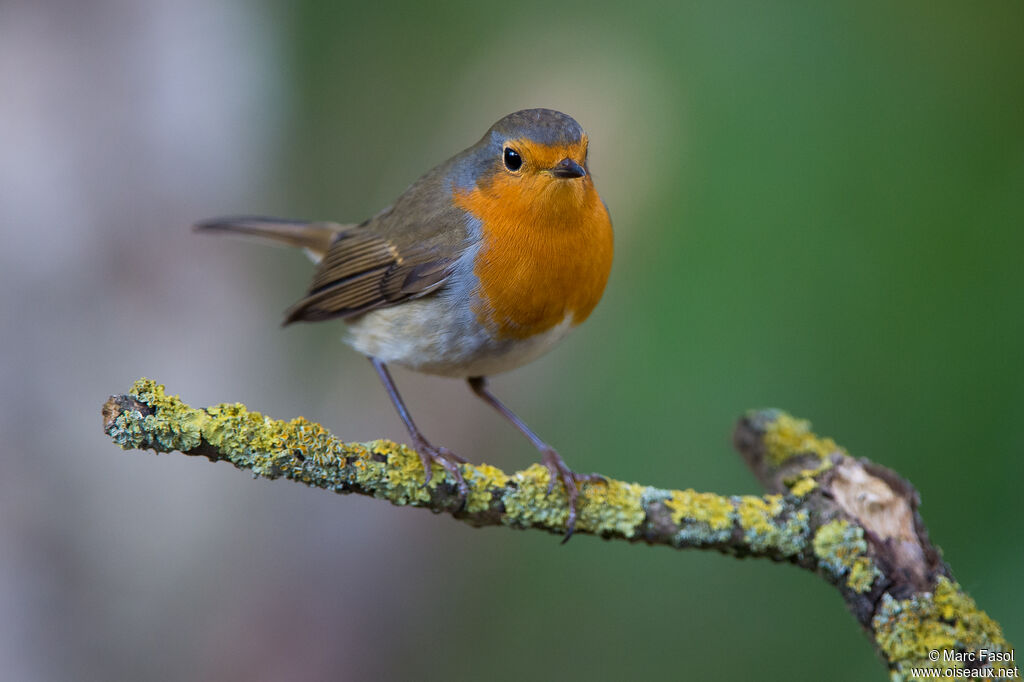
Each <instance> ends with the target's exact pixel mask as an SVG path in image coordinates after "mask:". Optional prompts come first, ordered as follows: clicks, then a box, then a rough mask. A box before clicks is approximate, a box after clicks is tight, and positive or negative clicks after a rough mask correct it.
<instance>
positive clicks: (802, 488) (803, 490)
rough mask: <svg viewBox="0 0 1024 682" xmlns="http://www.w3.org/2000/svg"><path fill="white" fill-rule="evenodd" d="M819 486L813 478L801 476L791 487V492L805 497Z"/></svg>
mask: <svg viewBox="0 0 1024 682" xmlns="http://www.w3.org/2000/svg"><path fill="white" fill-rule="evenodd" d="M817 487H818V482H817V481H815V480H814V479H813V478H801V479H799V480H798V481H797V482H796V483H794V484H793V485H792V486H790V488H789V492H791V493H793V494H794V495H796V496H797V497H803V496H804V495H806V494H807V493H809V492H811V491H812V490H814V489H815V488H817Z"/></svg>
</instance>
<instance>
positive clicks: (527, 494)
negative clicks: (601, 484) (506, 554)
mask: <svg viewBox="0 0 1024 682" xmlns="http://www.w3.org/2000/svg"><path fill="white" fill-rule="evenodd" d="M549 476H550V474H549V472H548V469H547V467H545V466H544V465H543V464H534V465H532V466H530V467H529V468H527V469H523V470H522V471H517V472H516V473H515V474H514V475H513V476H512V477H511V481H512V483H514V484H515V487H514V488H513V489H512V490H509V491H508V492H506V493H505V496H504V503H505V514H504V516H502V519H501V520H502V522H503V523H505V524H506V525H510V526H515V527H517V528H527V527H529V526H533V525H540V526H547V527H549V528H557V527H562V526H565V523H566V521H567V520H568V518H569V501H568V498H567V497H566V496H565V487H564V486H562V485H561V484H556V485H555V486H554V488H552V489H551V494H550V495H549V494H548V481H549V480H550V478H549Z"/></svg>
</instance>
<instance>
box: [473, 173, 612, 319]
mask: <svg viewBox="0 0 1024 682" xmlns="http://www.w3.org/2000/svg"><path fill="white" fill-rule="evenodd" d="M454 199H455V203H456V204H457V205H458V206H460V207H461V208H463V209H464V210H466V211H468V212H470V213H471V214H473V215H474V216H476V217H477V218H479V219H480V222H481V224H482V243H481V247H480V251H479V253H478V255H477V261H476V266H475V269H474V272H475V274H476V276H477V278H478V279H479V281H480V292H479V293H480V300H479V301H478V303H477V305H476V308H475V311H474V312H475V313H476V317H477V320H478V321H479V322H480V323H481V324H483V325H484V326H485V327H487V328H489V329H492V330H493V331H494V333H495V335H496V336H497V337H498V338H507V339H525V338H528V337H530V336H533V335H534V334H538V333H541V332H544V331H547V330H548V329H551V328H552V327H554V326H555V325H557V324H559V323H561V322H562V321H563V320H564V319H565V318H566V317H567V316H569V315H571V316H572V323H573V324H574V325H576V324H579V323H580V322H583V320H585V319H586V318H587V316H588V315H590V312H591V311H592V310H593V309H594V306H596V305H597V302H598V301H599V300H600V299H601V294H602V293H603V292H604V286H605V283H606V282H607V281H608V274H609V272H610V271H611V265H612V225H611V220H610V218H609V217H608V211H607V210H606V209H605V207H604V203H603V202H602V201H601V199H600V197H599V196H598V194H597V190H596V189H594V185H593V182H592V180H591V178H590V176H589V175H588V176H586V177H584V178H580V179H569V180H566V179H559V178H555V177H553V176H551V175H550V174H537V175H534V176H530V177H513V176H510V175H508V174H505V173H502V172H498V173H496V174H495V175H494V176H493V178H491V179H490V181H489V182H486V183H483V184H481V185H480V186H478V187H474V188H473V189H472V190H469V191H466V192H456V194H455V196H454Z"/></svg>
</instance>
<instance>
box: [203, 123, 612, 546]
mask: <svg viewBox="0 0 1024 682" xmlns="http://www.w3.org/2000/svg"><path fill="white" fill-rule="evenodd" d="M587 144H588V139H587V135H586V133H584V132H583V129H582V128H581V127H580V125H579V123H577V122H576V121H575V120H574V119H573V118H572V117H570V116H567V115H566V114H563V113H560V112H558V111H552V110H550V109H526V110H524V111H517V112H515V113H513V114H509V115H508V116H506V117H504V118H503V119H501V120H500V121H498V122H497V123H495V124H494V125H493V126H491V128H490V130H488V131H487V133H486V134H485V135H484V136H483V138H482V139H481V140H480V141H479V142H477V143H476V144H475V145H473V146H472V147H470V148H468V149H466V150H465V151H463V152H460V153H459V154H456V155H455V156H453V157H452V158H451V159H449V160H448V161H445V162H444V163H442V164H441V165H439V166H437V167H436V168H434V169H433V170H431V171H429V172H428V173H427V174H426V175H424V176H423V177H421V178H420V179H419V180H417V181H416V182H415V183H413V185H412V186H411V187H409V188H408V189H407V190H406V191H405V192H404V193H403V194H402V195H401V196H400V197H398V199H397V200H396V201H395V203H394V204H393V205H392V206H391V207H390V208H386V209H384V210H383V211H381V212H380V213H378V214H377V215H375V216H373V217H372V218H370V219H369V220H366V221H364V222H362V223H360V224H358V225H342V224H339V223H331V222H300V221H290V220H279V219H273V218H261V217H229V218H218V219H215V220H210V221H206V222H203V223H199V224H198V225H196V226H195V228H196V229H197V230H198V231H202V232H231V233H238V234H243V235H251V236H255V237H262V238H265V239H268V240H270V241H274V242H280V243H283V244H287V245H291V246H297V247H301V248H304V249H305V250H306V252H307V253H308V254H309V255H310V256H311V257H312V258H313V259H314V260H315V261H316V263H317V267H316V272H315V273H314V275H313V281H312V283H311V284H310V285H309V290H308V291H307V292H306V295H305V296H304V297H303V298H302V299H301V300H299V302H298V303H296V304H295V305H293V306H292V307H291V308H289V309H288V310H287V312H286V314H285V320H284V324H285V325H287V324H290V323H292V322H300V321H301V322H318V321H321V320H331V319H335V318H340V319H342V320H344V321H345V323H346V324H347V326H348V332H349V333H348V335H347V339H346V340H347V342H348V343H349V344H350V345H351V346H352V347H353V348H355V349H356V350H357V351H359V352H360V353H363V354H364V355H366V356H367V357H368V358H369V360H370V362H371V363H372V364H373V366H374V368H375V369H376V370H377V374H378V375H379V376H380V379H381V381H382V382H383V383H384V387H385V389H387V392H388V395H389V396H390V397H391V401H392V402H393V403H394V405H395V408H396V409H397V411H398V414H399V416H400V417H401V418H402V421H403V422H405V426H406V428H407V429H408V430H409V435H410V437H411V438H412V444H413V447H415V449H416V451H417V452H418V453H419V457H420V459H421V460H422V462H423V467H424V469H425V476H426V480H427V481H429V480H430V478H431V465H432V463H434V462H436V463H437V464H439V465H440V466H442V467H444V469H446V470H447V471H448V472H450V473H451V474H452V476H453V478H454V479H455V481H456V483H457V485H458V488H459V491H460V492H461V494H462V495H463V496H465V495H466V493H467V491H468V488H467V486H466V483H465V481H464V480H463V478H462V474H461V472H460V470H459V464H460V463H462V462H465V460H464V459H462V458H461V457H458V456H457V455H455V454H454V453H452V452H451V451H450V450H448V449H446V448H443V447H438V446H435V445H433V444H431V443H430V442H429V441H428V440H427V439H426V438H425V437H424V436H423V434H422V433H421V432H420V430H419V429H418V428H417V427H416V424H415V422H414V421H413V419H412V416H411V415H410V414H409V410H408V409H407V408H406V406H405V402H404V401H403V400H402V398H401V396H400V395H399V393H398V389H397V387H396V386H395V382H394V380H393V379H392V378H391V373H390V372H389V371H388V365H389V364H392V363H394V364H398V365H402V366H405V367H408V368H410V369H413V370H417V371H420V372H426V373H428V374H436V375H441V376H447V377H457V378H460V379H466V380H467V381H468V383H469V387H470V388H471V389H472V391H473V392H474V393H475V394H476V395H477V396H479V397H480V398H481V399H483V400H484V402H486V403H487V404H489V405H490V406H491V407H493V408H494V409H495V410H497V411H498V412H499V413H500V414H501V415H502V416H504V417H505V418H506V419H507V420H508V421H509V422H511V423H512V425H513V426H515V427H516V429H518V430H519V431H520V432H521V433H522V434H523V435H524V436H526V437H527V438H528V439H530V442H531V443H533V445H534V447H536V448H537V449H538V450H539V451H540V452H541V455H542V457H543V462H544V465H545V466H546V467H547V468H548V470H549V472H550V480H551V482H550V485H549V486H548V492H549V493H550V492H551V490H552V489H553V486H554V485H555V483H556V481H559V480H560V481H561V482H562V483H563V484H564V485H565V489H566V493H567V497H568V502H569V510H568V511H569V513H568V519H567V523H566V539H568V537H569V536H570V535H571V534H572V531H573V528H574V527H575V523H576V500H577V496H578V495H579V490H578V485H579V484H580V482H581V481H584V480H592V479H594V478H599V477H597V476H596V475H594V474H587V475H584V474H578V473H575V472H573V471H572V470H571V469H569V467H568V466H566V464H565V462H564V461H563V460H562V458H561V457H560V456H559V455H558V453H557V452H556V451H555V449H554V448H552V447H551V446H550V445H548V444H547V443H545V442H544V441H543V440H541V439H540V438H539V437H538V436H537V435H536V434H535V433H534V432H533V431H532V430H531V429H530V428H529V427H527V426H526V424H524V423H523V421H522V420H521V419H519V417H517V416H516V415H515V414H514V413H513V412H512V411H511V410H509V409H508V408H507V407H505V406H504V405H503V404H502V403H501V402H500V401H499V400H498V399H497V398H496V397H495V396H494V395H493V394H492V393H491V392H490V390H488V388H487V378H486V377H488V376H490V375H493V374H498V373H499V372H506V371H508V370H511V369H515V368H517V367H519V366H521V365H524V364H526V363H528V362H530V361H531V360H534V359H535V358H537V357H539V356H540V355H542V354H544V353H546V352H547V351H548V350H550V349H551V348H552V347H553V346H554V345H555V344H556V343H557V342H558V341H560V340H561V339H562V338H563V337H564V336H565V335H566V334H567V333H568V332H569V330H570V329H572V328H573V327H575V326H577V325H578V324H580V323H581V322H583V321H584V320H585V319H587V316H588V315H590V312H591V311H592V310H593V309H594V306H596V305H597V302H598V300H600V298H601V294H602V292H603V291H604V287H605V283H606V282H607V280H608V273H609V271H610V270H611V265H612V224H611V219H610V218H609V216H608V210H607V208H606V207H605V204H604V202H603V201H602V200H601V197H600V196H598V194H597V190H596V189H595V188H594V182H593V179H592V177H591V175H590V173H589V171H588V168H587Z"/></svg>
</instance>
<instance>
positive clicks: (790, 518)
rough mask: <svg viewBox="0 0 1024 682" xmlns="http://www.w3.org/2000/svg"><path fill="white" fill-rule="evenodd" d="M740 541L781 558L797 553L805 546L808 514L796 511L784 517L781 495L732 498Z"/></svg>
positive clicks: (784, 507) (754, 548)
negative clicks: (737, 520) (741, 534)
mask: <svg viewBox="0 0 1024 682" xmlns="http://www.w3.org/2000/svg"><path fill="white" fill-rule="evenodd" d="M733 499H734V500H735V501H736V514H737V517H738V518H739V523H740V527H741V528H742V529H743V539H744V540H745V541H746V542H747V544H748V545H749V546H750V548H751V549H752V550H753V551H755V552H762V551H765V550H768V549H771V550H774V551H775V552H777V553H779V554H781V555H783V556H792V555H794V554H797V553H798V552H800V551H801V550H802V549H803V547H804V545H805V543H806V533H807V512H806V511H805V510H802V509H801V510H799V511H795V512H790V513H789V514H788V515H784V514H783V512H784V511H785V510H786V506H785V504H784V501H783V497H782V495H765V496H764V497H754V496H751V495H744V496H742V497H737V498H733Z"/></svg>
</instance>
